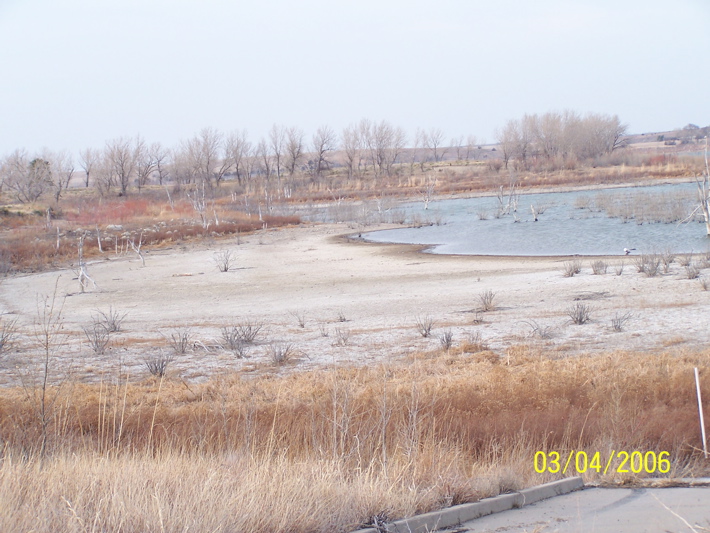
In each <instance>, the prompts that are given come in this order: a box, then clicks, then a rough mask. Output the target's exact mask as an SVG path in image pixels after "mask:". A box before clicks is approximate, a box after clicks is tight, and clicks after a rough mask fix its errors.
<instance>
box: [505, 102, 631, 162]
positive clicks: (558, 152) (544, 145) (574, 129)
mask: <svg viewBox="0 0 710 533" xmlns="http://www.w3.org/2000/svg"><path fill="white" fill-rule="evenodd" d="M626 130H627V126H626V125H625V124H622V123H621V121H620V120H619V117H618V116H616V115H603V114H599V113H590V114H588V115H586V116H580V115H579V114H577V113H575V112H574V111H563V112H549V113H545V114H542V115H537V114H534V115H527V114H526V115H523V116H522V118H520V119H515V120H509V121H508V122H507V123H506V124H505V125H504V126H503V127H502V128H501V129H500V130H498V132H497V135H496V137H497V140H498V144H499V145H500V151H501V154H502V158H503V164H504V165H505V167H506V168H508V165H509V163H510V162H511V161H513V162H514V163H515V166H516V168H521V169H527V168H528V167H529V166H530V165H531V164H532V163H533V162H535V161H536V160H540V159H541V160H543V161H545V162H548V163H549V162H553V163H554V162H556V163H558V165H559V167H560V168H564V167H565V166H568V165H569V163H570V161H571V162H577V161H584V160H588V159H592V158H595V157H599V156H602V155H604V154H610V153H611V152H612V151H614V150H616V149H617V148H619V147H620V146H622V144H623V136H624V135H625V134H626Z"/></svg>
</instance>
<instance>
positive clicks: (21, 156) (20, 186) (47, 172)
mask: <svg viewBox="0 0 710 533" xmlns="http://www.w3.org/2000/svg"><path fill="white" fill-rule="evenodd" d="M3 173H4V176H3V185H4V187H5V188H7V189H9V190H10V191H12V194H13V196H14V197H15V199H16V200H17V201H18V202H21V203H32V202H36V201H37V200H38V199H39V198H40V196H42V195H43V194H44V192H45V191H46V190H47V189H48V188H50V187H51V186H52V172H51V168H50V163H49V161H47V160H46V159H44V158H42V157H34V158H32V159H31V160H30V158H29V157H28V156H27V153H26V152H25V151H24V150H15V151H14V152H13V153H12V154H10V155H9V156H8V157H7V158H6V159H5V162H4V164H3Z"/></svg>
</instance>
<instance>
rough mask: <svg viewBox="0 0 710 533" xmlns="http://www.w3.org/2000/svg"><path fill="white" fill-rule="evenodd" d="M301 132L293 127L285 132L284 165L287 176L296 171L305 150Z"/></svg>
mask: <svg viewBox="0 0 710 533" xmlns="http://www.w3.org/2000/svg"><path fill="white" fill-rule="evenodd" d="M304 137H305V135H304V133H303V130H301V129H299V128H296V127H293V128H288V129H287V130H286V150H285V152H286V153H285V164H286V170H288V174H289V176H291V177H293V175H294V174H295V173H296V170H298V168H299V165H300V163H301V160H302V159H303V152H304V150H305V145H304Z"/></svg>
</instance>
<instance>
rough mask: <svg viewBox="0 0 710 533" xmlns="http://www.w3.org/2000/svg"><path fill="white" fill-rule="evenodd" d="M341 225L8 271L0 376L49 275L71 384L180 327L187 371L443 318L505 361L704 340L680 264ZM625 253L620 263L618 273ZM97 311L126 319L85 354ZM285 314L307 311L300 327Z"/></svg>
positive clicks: (131, 358) (263, 362) (326, 356)
mask: <svg viewBox="0 0 710 533" xmlns="http://www.w3.org/2000/svg"><path fill="white" fill-rule="evenodd" d="M350 233H352V230H349V229H348V228H347V227H346V226H344V225H314V226H301V227H294V228H286V229H278V230H268V231H265V232H262V233H260V234H255V235H250V236H248V237H246V238H242V239H241V242H240V243H238V242H237V240H236V238H234V239H231V240H219V241H215V242H214V243H213V244H211V245H207V244H200V245H196V246H195V245H185V246H183V245H175V246H173V247H172V248H168V249H155V250H148V251H147V253H146V266H145V267H143V266H141V262H140V260H139V259H138V258H137V257H136V256H135V254H132V255H128V256H120V257H119V256H116V255H115V254H114V253H106V254H105V255H106V260H103V261H96V262H92V263H91V264H90V265H89V273H90V274H91V276H92V277H93V278H94V280H95V281H96V283H97V285H98V289H97V290H91V291H90V292H87V293H84V294H81V293H79V292H78V288H79V286H78V282H77V281H76V279H75V277H74V275H73V274H72V272H71V271H70V270H63V271H60V272H47V273H42V274H33V275H22V276H16V277H11V278H8V279H6V280H4V281H3V282H2V284H1V285H0V312H2V313H4V314H8V315H9V317H13V316H14V317H16V318H18V324H20V326H21V329H22V331H23V336H22V338H21V342H20V351H18V352H16V353H11V354H10V356H9V357H8V358H7V360H6V361H5V363H4V364H3V365H2V368H3V370H2V371H3V373H4V374H3V375H4V378H3V380H4V381H7V380H9V379H11V373H12V372H11V370H12V368H13V367H14V366H15V365H17V364H18V362H21V361H22V360H23V359H22V358H23V357H26V354H27V353H31V351H32V350H33V343H32V338H31V332H32V324H33V322H34V321H35V320H36V316H37V298H38V295H47V294H51V293H52V291H53V288H54V285H55V282H56V280H57V276H58V275H60V277H59V283H58V293H59V295H60V296H63V295H64V294H68V295H69V296H67V298H66V300H65V303H64V308H63V316H64V320H65V330H66V332H67V333H68V335H67V336H66V339H67V342H66V345H65V346H64V347H63V348H62V357H66V358H67V361H70V360H71V362H72V369H73V370H72V371H73V372H76V373H77V374H78V375H80V376H81V378H82V379H91V378H92V376H97V375H99V374H101V373H102V372H103V371H104V370H105V369H107V368H108V367H111V366H112V365H113V364H114V363H115V362H116V361H117V360H120V361H121V362H122V364H123V365H125V367H126V368H128V369H129V370H130V372H131V374H132V375H134V376H139V375H141V374H145V373H146V370H145V367H144V364H143V362H144V359H145V358H146V357H147V356H148V355H150V354H154V353H159V352H160V351H161V350H162V351H163V352H165V353H167V352H170V347H169V342H168V339H169V337H170V335H171V334H172V333H174V332H175V328H179V327H185V328H188V327H189V328H191V329H190V331H191V335H192V340H193V343H194V344H193V348H192V349H191V350H190V353H189V354H187V355H184V356H180V357H178V359H177V360H176V363H175V364H174V366H173V368H174V372H176V373H179V374H180V375H181V376H182V377H184V378H185V379H201V378H203V377H205V376H208V375H210V374H213V373H214V372H219V371H221V370H225V369H232V368H245V369H252V370H254V371H265V370H269V371H270V369H272V368H273V367H272V365H271V364H270V362H269V350H268V345H269V344H270V343H290V344H292V347H293V350H294V351H295V353H296V354H297V355H298V357H297V360H296V361H294V362H292V363H291V364H290V365H289V366H288V368H294V367H295V368H308V367H313V366H317V365H324V364H332V363H334V362H343V361H353V362H356V363H360V364H368V363H373V362H376V361H382V360H387V359H391V358H397V357H401V356H402V355H406V354H408V353H412V352H419V351H427V350H434V349H437V348H438V347H439V339H438V335H440V334H442V333H443V332H444V331H445V330H448V329H450V330H451V332H452V333H453V338H454V344H455V345H459V344H461V343H463V342H464V341H465V340H466V339H467V338H468V337H469V336H471V335H474V336H475V335H477V334H479V335H480V337H481V338H482V339H483V341H484V342H485V343H487V344H488V345H489V346H490V348H491V349H492V350H493V351H495V352H496V353H498V354H500V356H501V357H508V356H509V355H510V354H513V355H511V356H514V354H515V349H513V350H511V347H513V348H514V347H516V346H520V345H521V344H525V345H532V346H535V347H539V348H542V349H544V350H545V352H546V353H550V354H552V355H553V356H555V357H559V356H566V355H574V354H577V353H580V352H587V351H603V350H610V349H639V350H648V351H654V350H657V349H662V348H664V347H676V346H681V347H701V346H706V345H707V344H708V342H709V341H710V328H708V324H710V292H706V291H703V290H702V289H701V287H700V284H699V282H698V280H688V279H685V269H684V268H682V267H681V266H680V265H678V263H677V262H676V263H675V264H673V265H672V266H671V270H670V272H669V273H667V274H663V275H660V276H658V277H656V278H648V277H646V276H644V275H643V274H639V273H637V272H636V269H635V268H634V265H633V263H632V259H631V258H622V257H615V258H607V259H608V261H609V263H610V268H609V272H608V273H607V274H606V275H593V274H592V271H591V267H590V263H591V258H579V259H581V261H582V263H583V270H582V273H581V274H579V275H577V276H574V277H572V278H566V277H564V276H563V275H562V271H563V264H564V262H565V261H569V260H570V258H562V257H558V258H513V257H496V258H491V257H470V256H440V255H432V254H427V253H422V252H421V251H419V250H417V249H416V248H415V247H412V246H403V245H380V244H372V243H363V242H357V241H352V240H349V239H348V238H347V236H348V235H349V234H350ZM224 249H229V250H232V251H233V252H234V254H235V256H236V264H237V267H236V269H235V270H233V271H231V272H227V273H222V272H219V271H218V269H217V268H216V266H215V263H214V260H213V259H214V253H215V251H218V250H224ZM622 259H623V260H624V263H625V265H626V266H625V269H624V271H623V273H622V274H621V275H620V276H617V275H616V273H615V266H616V265H618V264H619V263H620V262H621V261H622ZM703 275H705V276H710V270H708V269H706V270H704V271H703ZM486 290H492V291H494V292H495V293H496V296H495V300H494V303H495V304H496V306H497V308H496V310H494V311H491V312H487V313H476V312H475V310H476V309H477V308H478V307H479V306H480V301H479V294H481V293H483V292H484V291H486ZM578 301H581V302H583V303H586V304H588V305H589V306H590V307H591V309H592V314H591V316H592V321H591V323H589V324H586V325H581V326H578V325H573V324H571V323H570V319H569V317H568V316H567V312H566V311H567V309H568V308H569V307H570V306H572V305H574V304H575V303H577V302H578ZM109 306H113V308H114V309H117V310H121V311H123V312H127V313H128V314H127V316H126V319H125V321H124V323H123V326H124V327H123V331H122V332H121V333H119V334H116V335H114V337H113V339H112V341H111V346H112V347H111V349H110V350H109V352H108V353H107V354H106V355H102V356H96V355H94V354H93V352H92V351H91V349H90V348H89V346H88V345H87V343H86V339H85V337H84V334H83V332H82V329H81V328H82V326H85V325H88V324H90V323H91V315H92V313H95V312H96V310H97V309H101V310H108V308H109ZM626 312H631V313H632V314H633V317H632V318H631V319H630V320H629V321H628V322H627V323H626V324H625V327H624V330H623V331H622V332H615V331H613V330H612V328H611V327H610V321H611V318H612V317H613V316H614V315H615V314H616V313H626ZM295 315H301V316H303V317H305V327H303V328H302V327H300V326H299V324H298V319H297V318H296V316H295ZM427 315H428V316H431V317H432V318H433V320H434V323H435V325H434V329H433V331H432V333H433V334H432V336H431V337H429V338H423V337H421V336H420V335H419V334H418V332H417V328H416V318H417V316H420V317H424V316H427ZM340 316H342V317H344V318H345V319H346V320H345V321H343V322H341V321H339V317H340ZM6 318H7V317H6ZM246 319H250V320H252V321H259V322H263V323H264V325H265V331H264V333H263V335H262V336H261V337H260V338H259V339H258V341H259V342H258V343H257V345H256V346H254V347H252V348H251V349H250V352H249V353H250V357H249V358H247V359H237V358H235V357H234V356H233V355H232V354H231V353H230V352H228V351H227V350H224V349H222V348H220V346H219V344H220V340H221V336H220V328H221V327H223V326H227V325H229V324H232V323H234V322H237V321H240V320H246ZM532 321H534V322H536V323H537V324H539V325H540V326H542V327H548V328H549V329H550V333H551V334H552V337H551V338H549V339H540V338H536V337H534V336H531V335H530V334H531V326H530V323H531V322H532ZM326 334H327V336H325V335H326ZM345 337H347V339H346V340H345V341H343V339H344V338H345ZM338 341H340V342H338ZM338 344H341V345H338ZM343 344H344V345H343ZM455 350H456V348H454V349H453V351H452V353H455ZM23 354H25V355H23Z"/></svg>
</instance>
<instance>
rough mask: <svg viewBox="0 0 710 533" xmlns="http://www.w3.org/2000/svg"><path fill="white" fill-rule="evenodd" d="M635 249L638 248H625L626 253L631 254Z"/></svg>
mask: <svg viewBox="0 0 710 533" xmlns="http://www.w3.org/2000/svg"><path fill="white" fill-rule="evenodd" d="M634 250H636V248H624V254H626V255H629V254H630V253H631V252H633V251H634Z"/></svg>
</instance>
